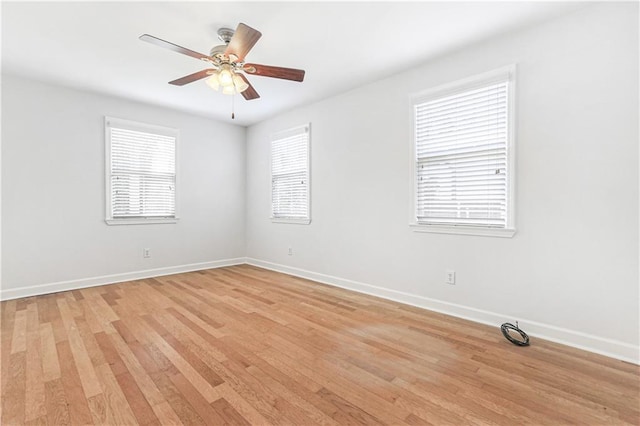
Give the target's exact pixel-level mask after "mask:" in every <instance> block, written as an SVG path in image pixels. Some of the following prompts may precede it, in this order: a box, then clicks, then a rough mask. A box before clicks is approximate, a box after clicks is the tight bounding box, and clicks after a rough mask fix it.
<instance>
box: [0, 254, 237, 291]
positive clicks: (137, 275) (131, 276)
mask: <svg viewBox="0 0 640 426" xmlns="http://www.w3.org/2000/svg"><path fill="white" fill-rule="evenodd" d="M243 263H246V260H245V258H244V257H237V258H234V259H223V260H213V261H210V262H201V263H191V264H187V265H178V266H168V267H164V268H156V269H146V270H143V271H133V272H125V273H121V274H113V275H103V276H99V277H91V278H81V279H77V280H70V281H59V282H55V283H48V284H40V285H34V286H29V287H21V288H15V289H2V290H0V300H10V299H18V298H20V297H30V296H38V295H41V294H49V293H57V292H59V291H69V290H78V289H81V288H87V287H95V286H100V285H106V284H115V283H120V282H125V281H132V280H140V279H144V278H153V277H161V276H163V275H173V274H180V273H183V272H192V271H201V270H203V269H213V268H222V267H225V266H233V265H241V264H243Z"/></svg>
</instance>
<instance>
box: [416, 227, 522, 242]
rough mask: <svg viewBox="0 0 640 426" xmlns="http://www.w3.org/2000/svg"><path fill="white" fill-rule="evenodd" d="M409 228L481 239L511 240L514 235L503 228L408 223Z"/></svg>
mask: <svg viewBox="0 0 640 426" xmlns="http://www.w3.org/2000/svg"><path fill="white" fill-rule="evenodd" d="M409 227H410V228H411V229H412V230H413V232H430V233H435V234H459V235H477V236H482V237H500V238H511V237H513V236H514V235H515V233H516V230H515V229H505V228H481V227H475V228H474V227H471V226H443V225H432V224H429V225H425V224H420V223H410V224H409Z"/></svg>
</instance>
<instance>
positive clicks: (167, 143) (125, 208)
mask: <svg viewBox="0 0 640 426" xmlns="http://www.w3.org/2000/svg"><path fill="white" fill-rule="evenodd" d="M106 127H107V132H106V133H107V137H108V169H107V170H108V176H107V179H108V192H107V196H108V198H109V199H108V200H107V201H108V202H107V204H108V206H109V208H108V211H107V220H112V221H118V220H132V219H133V220H141V221H144V220H149V219H151V220H153V219H175V218H176V143H177V130H174V129H166V128H159V127H157V126H148V125H144V124H142V123H133V122H129V121H126V120H120V119H113V118H107V119H106Z"/></svg>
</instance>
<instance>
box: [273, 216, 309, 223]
mask: <svg viewBox="0 0 640 426" xmlns="http://www.w3.org/2000/svg"><path fill="white" fill-rule="evenodd" d="M271 222H273V223H294V224H298V225H308V224H310V223H311V218H305V219H298V218H289V219H287V218H286V217H272V218H271Z"/></svg>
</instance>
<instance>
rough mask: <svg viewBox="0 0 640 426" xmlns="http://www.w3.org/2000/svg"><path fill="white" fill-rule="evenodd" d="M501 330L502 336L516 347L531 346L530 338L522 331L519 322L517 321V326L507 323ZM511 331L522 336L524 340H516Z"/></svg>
mask: <svg viewBox="0 0 640 426" xmlns="http://www.w3.org/2000/svg"><path fill="white" fill-rule="evenodd" d="M500 330H501V331H502V335H503V336H504V337H505V338H506V339H507V340H508V341H510V342H511V343H513V344H514V345H518V346H529V336H528V335H527V333H525V332H524V331H522V330H520V327H518V321H516V325H513V324H511V323H508V322H505V323H504V324H502V326H501V327H500ZM509 330H513V331H515V332H517V333H518V334H520V337H522V340H518V339H515V338H514V337H513V336H512V335H511V334H509Z"/></svg>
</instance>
